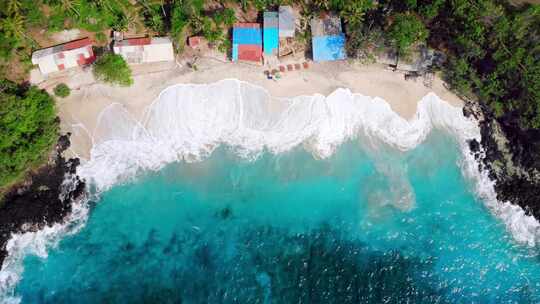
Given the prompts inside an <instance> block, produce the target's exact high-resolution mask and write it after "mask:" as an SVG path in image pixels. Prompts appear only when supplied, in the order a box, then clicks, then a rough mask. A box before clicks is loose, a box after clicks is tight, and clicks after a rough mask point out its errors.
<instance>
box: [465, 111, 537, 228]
mask: <svg viewBox="0 0 540 304" xmlns="http://www.w3.org/2000/svg"><path fill="white" fill-rule="evenodd" d="M463 113H464V115H466V116H469V115H472V116H474V117H475V118H477V120H478V121H479V123H480V131H481V135H482V140H481V142H480V145H478V143H477V142H476V141H475V140H471V141H470V142H469V147H470V149H471V151H472V152H473V153H475V157H476V156H477V155H481V156H482V159H481V161H482V165H483V166H481V167H482V168H483V169H485V170H488V171H489V177H490V178H491V179H492V180H494V181H495V191H496V193H497V199H498V200H500V201H509V202H510V203H512V204H516V205H519V206H520V207H522V208H523V209H524V210H525V211H526V213H527V214H529V215H533V216H534V217H535V218H536V219H537V220H540V130H530V129H529V130H525V129H523V128H521V127H520V126H519V124H518V123H517V121H518V119H517V117H516V116H515V114H513V113H508V114H507V115H505V116H503V117H500V118H495V117H494V115H493V114H492V112H491V110H490V109H489V108H488V107H486V106H485V105H483V104H482V103H480V102H479V103H467V104H466V106H465V107H464V110H463ZM479 117H480V118H481V119H478V118H479ZM480 146H481V147H482V148H483V151H484V153H482V154H480V153H478V151H479V149H480Z"/></svg>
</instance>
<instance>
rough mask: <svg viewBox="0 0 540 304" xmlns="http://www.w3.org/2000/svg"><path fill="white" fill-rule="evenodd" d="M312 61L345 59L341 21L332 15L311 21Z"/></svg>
mask: <svg viewBox="0 0 540 304" xmlns="http://www.w3.org/2000/svg"><path fill="white" fill-rule="evenodd" d="M311 34H312V51H313V60H314V61H317V62H321V61H334V60H342V59H346V58H347V55H346V52H345V35H344V34H343V31H342V29H341V19H340V18H339V17H337V16H334V15H328V14H326V15H323V16H321V17H320V18H314V19H312V20H311Z"/></svg>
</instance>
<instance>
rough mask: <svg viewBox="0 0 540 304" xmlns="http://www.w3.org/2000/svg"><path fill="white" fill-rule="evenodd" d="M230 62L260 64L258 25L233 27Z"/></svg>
mask: <svg viewBox="0 0 540 304" xmlns="http://www.w3.org/2000/svg"><path fill="white" fill-rule="evenodd" d="M232 60H233V61H240V60H241V61H250V62H257V63H260V62H261V60H262V32H261V25H260V24H258V23H237V24H235V25H234V27H233V44H232Z"/></svg>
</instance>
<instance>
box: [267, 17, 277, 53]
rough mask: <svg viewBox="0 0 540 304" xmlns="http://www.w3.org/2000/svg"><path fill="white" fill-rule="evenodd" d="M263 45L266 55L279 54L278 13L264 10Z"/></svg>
mask: <svg viewBox="0 0 540 304" xmlns="http://www.w3.org/2000/svg"><path fill="white" fill-rule="evenodd" d="M263 17H264V18H263V19H264V22H263V47H264V55H265V56H270V55H274V56H277V52H278V48H279V33H278V13H277V12H264V15H263Z"/></svg>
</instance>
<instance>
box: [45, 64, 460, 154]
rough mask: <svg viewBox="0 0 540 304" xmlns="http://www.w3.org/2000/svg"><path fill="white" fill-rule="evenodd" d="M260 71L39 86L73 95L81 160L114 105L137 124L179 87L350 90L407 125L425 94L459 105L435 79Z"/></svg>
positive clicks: (317, 67)
mask: <svg viewBox="0 0 540 304" xmlns="http://www.w3.org/2000/svg"><path fill="white" fill-rule="evenodd" d="M263 71H264V68H263V67H259V66H251V65H247V64H235V63H230V62H220V61H218V60H215V59H210V58H206V59H200V60H199V61H198V63H197V71H193V70H192V69H188V68H187V67H180V66H179V65H177V64H176V63H161V64H151V65H139V66H135V67H133V72H134V80H135V83H134V85H133V86H131V87H129V88H122V87H113V86H109V85H104V84H101V83H96V82H95V81H94V79H93V77H92V75H91V72H90V71H78V72H76V73H71V75H69V76H67V77H64V78H57V79H54V80H48V81H47V82H46V83H43V84H42V85H41V86H42V87H44V88H46V89H49V90H50V89H51V88H52V87H54V85H55V84H56V83H58V82H65V83H67V84H68V85H69V86H70V87H71V88H72V93H71V95H70V96H69V97H67V98H65V99H60V100H59V102H58V110H59V115H60V118H61V121H62V125H61V128H62V131H64V132H72V133H73V136H72V149H71V152H72V153H73V154H74V155H76V156H79V157H82V158H85V159H87V158H88V156H89V151H90V148H91V147H92V140H91V134H93V130H94V129H95V127H96V123H97V120H98V117H99V114H100V113H101V111H102V110H103V109H104V108H105V107H107V106H108V105H110V104H111V103H113V102H118V103H121V104H122V105H123V106H124V107H125V108H126V109H127V110H128V111H129V112H130V113H131V114H132V115H133V116H134V117H135V118H136V119H140V118H141V117H142V115H143V112H144V109H145V108H146V106H148V105H149V104H150V103H151V102H152V101H153V100H154V99H155V98H156V97H157V96H158V95H159V93H160V92H161V91H162V90H163V89H165V88H166V87H168V86H170V85H173V84H178V83H211V82H215V81H218V80H221V79H226V78H237V79H240V80H243V81H247V82H250V83H253V84H257V85H260V86H262V87H264V88H266V89H267V90H268V91H269V92H270V94H271V95H272V96H275V97H294V96H299V95H312V94H315V93H320V94H323V95H328V94H330V93H331V92H333V91H334V90H335V89H337V88H348V89H350V90H351V91H352V92H353V93H360V94H363V95H367V96H372V97H375V96H378V97H381V98H383V99H384V100H386V101H387V102H388V103H389V104H390V106H391V107H392V109H393V110H394V111H395V112H397V113H398V114H400V115H401V116H402V117H404V118H406V119H410V118H412V117H413V116H414V114H415V113H416V108H417V104H418V102H419V101H420V100H421V99H422V97H424V96H425V95H426V94H428V93H429V92H434V93H435V94H437V95H438V96H439V97H440V98H441V99H443V100H445V101H447V102H448V103H450V104H452V105H455V106H462V105H463V102H462V101H461V100H460V99H459V98H458V97H457V96H455V95H454V94H452V93H451V92H449V91H448V90H447V89H446V88H445V87H444V86H443V82H442V81H441V80H440V79H439V78H435V79H434V81H433V85H432V88H427V87H425V86H424V85H423V83H422V79H418V80H417V81H411V80H409V81H406V80H404V76H403V74H402V73H399V72H392V71H391V70H388V69H386V68H385V67H383V66H381V65H352V64H349V63H346V62H338V63H336V62H333V63H324V64H317V63H310V67H309V69H307V70H303V69H302V70H301V71H292V72H286V73H284V74H282V75H283V76H282V78H281V79H280V80H268V79H266V76H265V75H264V74H263ZM276 102H279V101H276Z"/></svg>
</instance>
